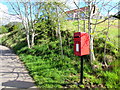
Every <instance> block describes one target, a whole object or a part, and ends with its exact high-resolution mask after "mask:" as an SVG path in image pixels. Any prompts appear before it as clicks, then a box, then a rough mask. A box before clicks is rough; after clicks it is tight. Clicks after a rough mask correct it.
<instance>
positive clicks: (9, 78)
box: [0, 45, 36, 90]
mask: <svg viewBox="0 0 120 90" xmlns="http://www.w3.org/2000/svg"><path fill="white" fill-rule="evenodd" d="M0 82H1V84H2V86H1V87H0V90H1V88H5V89H7V88H19V89H28V88H36V86H35V84H34V81H33V80H32V78H31V77H30V75H29V74H28V71H27V70H26V69H25V67H24V65H23V63H22V62H21V61H20V60H19V58H18V56H16V55H15V54H14V53H12V51H11V50H10V49H9V48H7V47H5V46H2V45H0Z"/></svg>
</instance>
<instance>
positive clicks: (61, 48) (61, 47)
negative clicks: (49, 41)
mask: <svg viewBox="0 0 120 90" xmlns="http://www.w3.org/2000/svg"><path fill="white" fill-rule="evenodd" d="M56 11H57V17H58V33H59V39H60V48H61V55H62V57H63V47H62V37H61V32H60V20H59V18H60V17H59V16H60V15H59V12H58V8H57V9H56ZM63 58H64V57H63Z"/></svg>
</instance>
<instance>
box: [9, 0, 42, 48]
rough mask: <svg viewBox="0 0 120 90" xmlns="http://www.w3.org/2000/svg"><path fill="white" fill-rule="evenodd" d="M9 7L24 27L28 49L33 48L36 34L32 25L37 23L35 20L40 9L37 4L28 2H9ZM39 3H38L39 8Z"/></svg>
mask: <svg viewBox="0 0 120 90" xmlns="http://www.w3.org/2000/svg"><path fill="white" fill-rule="evenodd" d="M9 4H10V6H11V7H12V9H13V11H14V12H15V13H16V15H18V16H19V17H18V18H19V19H21V20H22V24H23V26H24V32H25V33H26V39H27V44H28V47H29V48H32V47H33V46H34V41H35V36H37V35H38V34H37V33H36V32H35V28H34V25H35V23H36V22H37V21H36V20H37V19H38V18H39V14H40V13H39V12H40V8H39V7H38V4H37V2H31V1H30V0H29V1H28V2H26V1H22V2H21V1H19V0H16V2H10V1H9ZM40 5H41V3H39V6H40Z"/></svg>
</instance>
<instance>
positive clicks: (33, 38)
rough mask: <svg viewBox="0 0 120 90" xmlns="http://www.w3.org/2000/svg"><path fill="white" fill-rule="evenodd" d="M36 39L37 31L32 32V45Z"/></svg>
mask: <svg viewBox="0 0 120 90" xmlns="http://www.w3.org/2000/svg"><path fill="white" fill-rule="evenodd" d="M34 41H35V32H34V31H33V32H32V41H31V47H33V46H34Z"/></svg>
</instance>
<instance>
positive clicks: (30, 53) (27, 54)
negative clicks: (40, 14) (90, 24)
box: [1, 21, 120, 88]
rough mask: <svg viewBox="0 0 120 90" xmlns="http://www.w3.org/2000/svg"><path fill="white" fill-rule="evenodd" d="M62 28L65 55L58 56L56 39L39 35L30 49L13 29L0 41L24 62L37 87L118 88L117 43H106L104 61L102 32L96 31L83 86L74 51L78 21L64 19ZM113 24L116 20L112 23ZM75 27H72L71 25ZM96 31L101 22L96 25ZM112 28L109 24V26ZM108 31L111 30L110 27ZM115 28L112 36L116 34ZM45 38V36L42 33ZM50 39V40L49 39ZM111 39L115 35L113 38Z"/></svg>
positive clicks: (58, 46)
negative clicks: (74, 33) (91, 57)
mask: <svg viewBox="0 0 120 90" xmlns="http://www.w3.org/2000/svg"><path fill="white" fill-rule="evenodd" d="M66 23H67V24H66V25H65V24H64V25H63V27H62V32H61V34H62V40H63V51H64V56H63V57H62V56H61V50H60V43H59V38H54V39H53V37H50V36H49V37H48V38H47V39H46V38H44V36H42V37H41V38H40V37H39V36H38V37H37V38H36V41H37V42H36V45H35V46H34V47H33V48H31V49H29V48H28V47H27V42H26V39H25V34H24V33H23V32H22V30H13V31H11V32H10V34H8V35H7V36H4V37H3V38H2V40H1V42H2V44H3V45H6V46H9V47H11V48H12V49H13V50H14V51H15V52H16V54H18V55H19V57H20V59H21V60H22V61H23V62H24V64H25V66H26V68H27V69H28V71H29V73H30V75H31V76H32V77H33V79H34V80H35V82H36V84H37V86H38V87H40V88H119V87H120V77H119V75H120V71H119V70H120V67H119V63H120V61H119V59H120V56H119V53H118V51H117V49H116V46H115V45H116V44H114V43H111V42H108V43H107V53H106V56H107V57H106V61H107V64H108V67H105V66H104V64H103V57H104V52H103V50H104V43H105V37H106V36H105V35H104V34H101V33H99V34H97V35H96V36H95V39H94V52H95V56H96V61H95V62H93V65H90V63H89V56H85V57H84V80H83V82H84V85H80V86H77V85H76V83H78V82H79V80H80V57H78V56H75V55H74V54H73V32H74V31H76V30H74V29H76V28H77V26H75V25H77V21H75V22H73V21H66ZM115 24H116V23H115ZM73 26H74V27H73ZM97 28H98V30H101V28H103V25H101V27H100V26H98V27H97ZM111 28H112V27H111ZM111 30H114V28H112V29H111ZM116 30H117V28H115V33H114V35H113V34H112V31H110V32H109V33H111V34H112V35H110V38H112V37H113V36H116V35H117V32H116ZM45 37H47V36H45ZM51 38H52V39H51ZM113 39H114V38H113Z"/></svg>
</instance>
